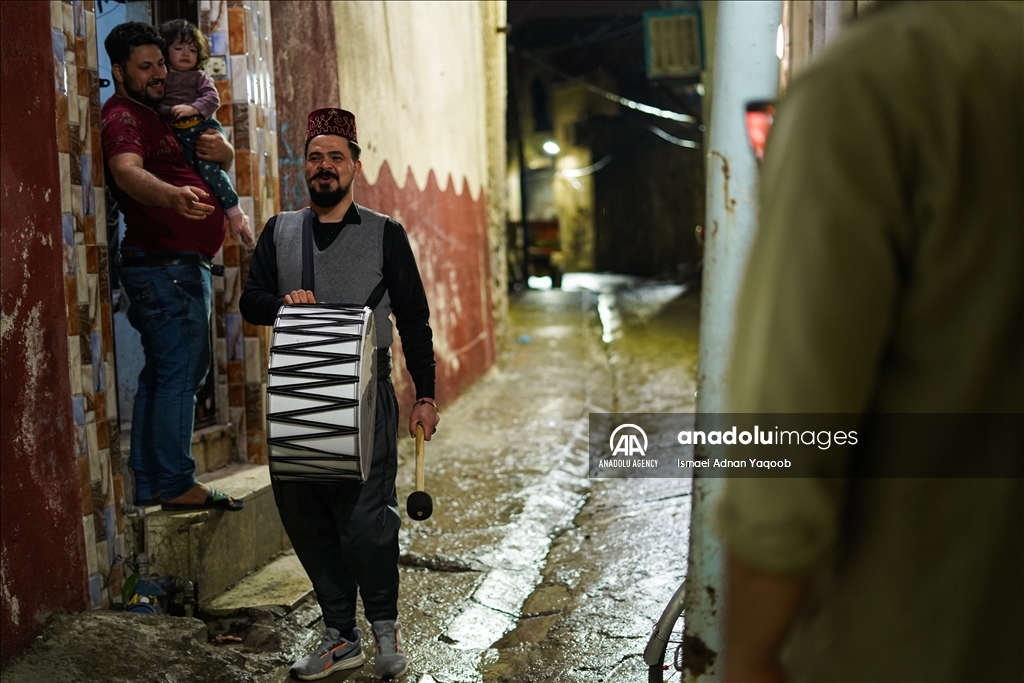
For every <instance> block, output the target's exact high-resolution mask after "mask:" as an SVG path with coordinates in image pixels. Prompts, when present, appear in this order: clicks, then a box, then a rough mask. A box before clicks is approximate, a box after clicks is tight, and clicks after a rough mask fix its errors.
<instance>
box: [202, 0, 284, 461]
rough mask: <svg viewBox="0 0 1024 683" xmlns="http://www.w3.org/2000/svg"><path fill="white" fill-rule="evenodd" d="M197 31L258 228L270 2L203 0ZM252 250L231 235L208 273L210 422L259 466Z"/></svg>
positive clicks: (260, 374) (271, 192) (270, 144)
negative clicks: (245, 292) (245, 313)
mask: <svg viewBox="0 0 1024 683" xmlns="http://www.w3.org/2000/svg"><path fill="white" fill-rule="evenodd" d="M199 24H200V26H199V27H200V29H201V30H202V31H203V33H204V34H206V36H207V39H208V40H209V42H210V52H211V54H212V55H213V60H214V61H218V62H220V64H222V65H223V67H224V68H223V69H218V68H209V67H208V69H207V71H210V72H213V73H214V74H222V75H213V78H214V83H215V84H216V86H217V91H218V92H219V93H220V100H221V107H220V109H219V110H218V112H217V119H218V120H219V121H220V122H221V125H223V127H224V131H225V133H226V134H227V135H228V137H229V139H230V140H231V142H232V143H233V144H234V146H235V163H234V166H233V167H232V169H231V172H230V174H229V175H230V176H231V179H232V181H233V182H234V183H235V188H236V190H237V191H238V195H239V197H240V204H241V206H242V210H243V211H245V212H246V214H248V216H249V220H250V221H252V224H253V231H254V232H258V231H259V230H261V229H262V228H263V225H264V224H265V223H266V221H267V220H269V219H270V217H271V216H273V215H274V214H276V213H277V212H278V211H279V210H280V208H279V207H280V202H279V190H278V187H279V184H278V172H277V117H276V113H275V109H274V78H273V61H272V54H273V52H272V44H271V36H270V3H269V2H267V1H266V0H262V1H249V0H246V1H239V0H203V1H202V2H200V4H199ZM252 250H253V248H252V247H251V246H247V245H244V244H241V243H239V241H238V240H235V239H231V238H230V237H229V238H228V239H227V241H226V242H225V243H224V249H223V251H222V253H221V254H220V255H219V259H220V260H221V261H222V262H223V264H224V266H225V276H224V277H223V278H215V281H214V286H215V288H216V289H215V293H214V296H215V302H214V303H215V305H216V319H217V320H216V323H217V324H216V341H215V349H214V351H215V357H216V358H217V413H218V414H217V421H218V422H219V423H221V424H225V423H227V422H230V423H231V424H232V425H234V427H235V429H236V430H237V432H236V440H235V443H236V446H237V448H238V458H239V460H243V461H249V462H258V463H264V462H266V461H267V455H266V438H265V437H266V433H265V428H264V419H263V416H264V407H263V401H264V396H265V389H264V386H265V385H264V383H265V381H266V360H265V359H266V357H267V347H268V343H269V334H268V330H267V329H266V328H258V327H255V326H252V325H249V324H248V323H246V322H244V321H243V320H242V316H241V314H240V313H239V311H238V299H239V297H240V296H241V294H242V286H243V285H244V284H245V278H246V276H247V274H248V270H249V259H250V258H251V256H252Z"/></svg>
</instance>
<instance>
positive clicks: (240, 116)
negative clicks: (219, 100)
mask: <svg viewBox="0 0 1024 683" xmlns="http://www.w3.org/2000/svg"><path fill="white" fill-rule="evenodd" d="M233 110H234V111H233V112H232V119H233V120H234V125H233V128H234V131H235V148H236V149H249V104H248V103H246V102H242V103H239V104H235V105H233Z"/></svg>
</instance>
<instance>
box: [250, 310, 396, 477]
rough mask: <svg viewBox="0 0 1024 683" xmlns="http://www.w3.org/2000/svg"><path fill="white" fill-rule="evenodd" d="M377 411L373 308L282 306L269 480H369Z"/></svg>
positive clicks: (272, 379)
mask: <svg viewBox="0 0 1024 683" xmlns="http://www.w3.org/2000/svg"><path fill="white" fill-rule="evenodd" d="M376 413H377V353H376V341H375V337H374V330H373V313H372V311H371V310H370V309H369V308H367V307H365V306H347V305H342V304H295V305H285V306H282V307H281V310H280V312H278V314H277V320H276V321H274V336H273V341H272V345H271V348H270V367H269V371H268V381H267V444H268V445H269V447H270V474H271V476H272V477H274V478H275V479H277V480H279V481H304V482H310V483H337V482H342V481H359V482H365V481H366V478H367V477H368V476H369V474H370V459H371V457H372V455H373V432H374V425H375V420H376Z"/></svg>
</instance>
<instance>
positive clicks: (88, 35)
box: [85, 12, 99, 69]
mask: <svg viewBox="0 0 1024 683" xmlns="http://www.w3.org/2000/svg"><path fill="white" fill-rule="evenodd" d="M85 47H86V50H87V51H88V55H87V57H86V64H87V66H88V67H89V68H90V69H98V68H99V59H97V50H98V48H97V46H96V15H95V14H94V13H93V12H86V15H85Z"/></svg>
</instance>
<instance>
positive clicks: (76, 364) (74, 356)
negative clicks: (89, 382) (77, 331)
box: [68, 336, 82, 394]
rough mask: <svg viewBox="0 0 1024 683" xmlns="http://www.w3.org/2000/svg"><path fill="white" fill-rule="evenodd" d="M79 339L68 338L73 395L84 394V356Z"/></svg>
mask: <svg viewBox="0 0 1024 683" xmlns="http://www.w3.org/2000/svg"><path fill="white" fill-rule="evenodd" d="M81 349H82V347H81V344H80V343H79V337H78V336H74V337H68V365H69V366H70V372H71V393H72V394H81V393H82V355H81Z"/></svg>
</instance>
